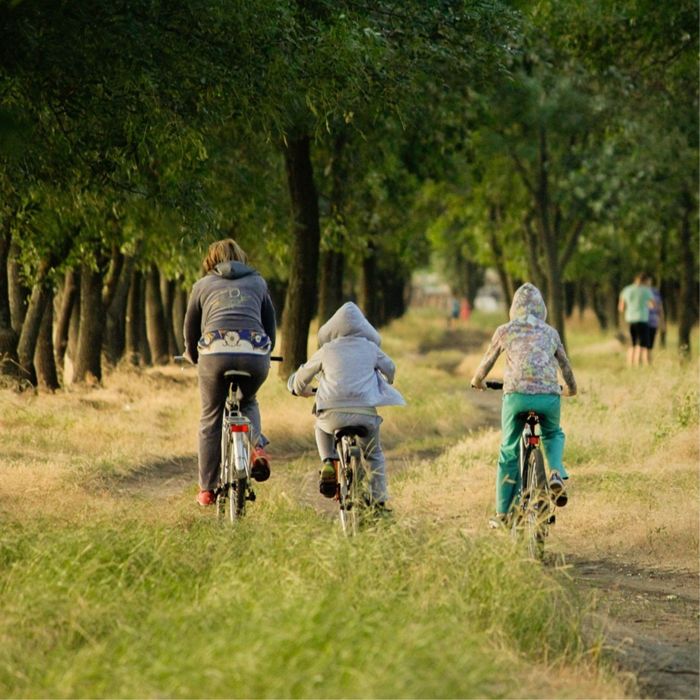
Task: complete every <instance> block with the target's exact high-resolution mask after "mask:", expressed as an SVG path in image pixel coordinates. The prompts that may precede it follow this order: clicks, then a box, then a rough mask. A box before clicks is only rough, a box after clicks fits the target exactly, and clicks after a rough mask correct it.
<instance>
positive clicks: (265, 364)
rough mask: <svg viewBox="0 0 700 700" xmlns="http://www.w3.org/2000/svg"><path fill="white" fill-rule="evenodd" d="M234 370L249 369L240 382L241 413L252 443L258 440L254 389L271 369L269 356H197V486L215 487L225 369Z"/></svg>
mask: <svg viewBox="0 0 700 700" xmlns="http://www.w3.org/2000/svg"><path fill="white" fill-rule="evenodd" d="M230 369H237V370H240V371H242V372H249V373H250V375H251V376H250V378H247V377H244V378H242V379H241V380H240V381H239V385H240V387H241V391H242V393H243V399H242V401H241V412H242V413H243V415H244V416H246V418H248V419H249V420H250V422H251V423H252V426H253V435H252V442H253V444H254V445H257V444H258V442H259V441H260V436H261V426H260V409H259V407H258V401H257V399H256V396H255V395H256V392H257V390H258V389H259V388H260V386H261V385H262V383H263V382H264V381H265V379H266V378H267V374H268V372H269V371H270V356H269V355H245V354H241V353H236V354H234V353H229V354H220V355H202V354H200V356H199V362H198V363H197V372H198V375H199V393H200V397H201V403H202V412H201V417H200V420H199V487H200V488H201V489H206V490H211V489H214V488H216V486H217V482H218V476H219V462H220V461H221V420H222V418H223V414H224V404H225V403H226V392H227V390H228V384H227V382H226V380H225V379H224V372H226V371H227V370H230Z"/></svg>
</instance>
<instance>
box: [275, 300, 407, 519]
mask: <svg viewBox="0 0 700 700" xmlns="http://www.w3.org/2000/svg"><path fill="white" fill-rule="evenodd" d="M380 343H381V338H380V336H379V333H377V331H376V330H375V329H374V327H373V326H372V325H371V324H370V322H369V321H368V320H367V319H366V318H365V317H364V316H363V314H362V312H361V311H360V309H359V308H358V307H357V306H356V305H355V304H353V303H352V302H348V303H347V304H343V306H341V307H340V308H339V309H338V310H337V311H336V312H335V314H334V315H333V316H332V317H331V318H330V319H329V320H328V322H327V323H325V324H324V325H323V326H321V328H320V329H319V331H318V345H319V349H318V351H317V352H316V353H315V354H314V355H313V356H312V357H311V358H310V359H309V361H308V362H306V363H305V364H303V365H301V367H299V369H297V371H296V372H295V373H294V374H292V376H291V377H290V378H289V382H288V384H287V386H288V388H289V390H290V391H291V392H292V393H293V394H295V395H297V396H312V395H313V390H312V388H311V386H310V385H311V382H312V381H313V380H314V378H315V377H318V390H317V392H316V405H315V409H314V413H315V415H316V444H317V446H318V451H319V454H320V456H321V461H322V465H321V474H320V482H319V491H320V492H321V493H322V494H323V495H324V496H327V497H328V498H333V497H334V496H335V494H336V487H337V481H336V471H335V466H334V461H335V460H337V459H338V456H337V454H336V451H335V441H334V438H333V431H335V430H338V429H339V428H343V427H346V426H349V425H358V426H363V427H364V428H366V429H367V435H366V436H365V437H362V438H358V440H359V443H360V447H361V448H362V453H363V456H364V458H365V461H366V463H367V466H368V470H369V473H370V479H369V484H370V494H371V497H372V501H373V502H374V504H375V506H376V507H377V509H378V510H380V511H381V510H385V509H386V505H385V504H386V501H387V498H388V492H387V483H386V470H385V465H384V453H383V452H382V446H381V443H380V441H379V426H380V424H381V422H382V419H381V418H380V417H379V416H378V415H377V406H402V405H404V404H405V401H404V399H403V397H402V396H401V394H400V393H399V392H398V391H397V390H396V389H394V387H392V386H389V385H390V384H391V383H392V382H393V381H394V373H395V369H396V368H395V366H394V363H393V362H392V361H391V359H389V357H388V356H387V355H386V354H385V353H384V352H382V350H381V349H380V347H379V346H380Z"/></svg>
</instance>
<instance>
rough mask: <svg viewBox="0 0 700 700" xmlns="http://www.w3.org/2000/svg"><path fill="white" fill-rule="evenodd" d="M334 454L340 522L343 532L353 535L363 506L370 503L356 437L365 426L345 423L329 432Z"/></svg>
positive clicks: (364, 433)
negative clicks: (336, 456)
mask: <svg viewBox="0 0 700 700" xmlns="http://www.w3.org/2000/svg"><path fill="white" fill-rule="evenodd" d="M333 437H334V439H335V448H336V452H337V454H338V463H337V465H336V468H337V477H338V478H337V481H338V487H337V494H336V499H337V501H338V507H339V511H338V512H339V516H340V525H341V527H342V529H343V534H344V535H346V536H348V537H354V536H355V535H357V533H358V532H359V530H360V526H361V523H362V521H363V519H364V516H365V514H366V511H367V509H369V508H371V507H372V494H371V492H370V490H369V484H368V479H367V476H368V475H367V469H366V466H365V463H364V460H363V457H362V448H361V446H360V445H358V444H357V440H358V438H364V437H367V428H365V427H364V426H362V425H348V426H345V427H343V428H339V429H338V430H336V431H335V432H334V433H333Z"/></svg>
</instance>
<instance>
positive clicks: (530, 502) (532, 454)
mask: <svg viewBox="0 0 700 700" xmlns="http://www.w3.org/2000/svg"><path fill="white" fill-rule="evenodd" d="M484 384H485V386H486V388H487V389H493V390H497V391H500V390H502V389H503V382H501V381H496V380H487V381H486V382H484ZM522 416H523V418H524V420H525V423H524V425H523V432H522V434H521V437H520V451H519V455H518V472H519V475H520V478H519V480H518V488H517V493H516V496H515V499H514V500H513V503H512V505H511V507H510V510H509V512H508V513H507V515H506V521H505V525H506V527H508V528H509V529H510V530H511V533H512V535H513V536H514V537H522V538H524V540H525V544H526V547H527V552H528V554H529V556H530V557H532V558H533V559H537V560H540V561H541V560H542V559H543V558H544V542H545V538H546V537H547V535H548V534H549V526H550V525H553V524H554V522H555V521H556V514H555V510H556V506H555V503H554V497H553V495H552V493H551V492H550V489H549V481H548V479H547V471H546V469H545V465H544V457H543V455H542V449H541V435H542V430H541V427H540V418H539V416H538V415H537V412H536V411H528V412H527V414H525V413H523V414H522Z"/></svg>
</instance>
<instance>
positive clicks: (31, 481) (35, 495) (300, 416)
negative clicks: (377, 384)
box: [0, 314, 699, 697]
mask: <svg viewBox="0 0 700 700" xmlns="http://www.w3.org/2000/svg"><path fill="white" fill-rule="evenodd" d="M498 322H500V319H494V318H489V319H479V317H478V315H477V316H476V317H475V320H474V328H472V329H471V330H470V331H467V332H458V333H452V334H449V335H446V334H445V327H444V321H443V320H441V319H439V320H435V319H431V318H430V317H428V316H424V315H420V314H412V315H410V316H408V317H407V318H405V319H402V320H401V321H399V322H396V323H395V324H393V325H392V326H391V327H390V328H388V329H386V330H385V331H384V333H383V336H384V347H385V349H386V351H387V352H388V353H389V354H390V355H392V356H393V357H394V359H395V360H396V362H397V367H398V372H397V380H396V383H397V386H398V388H399V389H400V390H401V391H402V392H403V393H404V395H405V396H406V398H407V399H408V406H407V407H406V408H402V409H399V408H392V409H386V410H383V411H382V413H383V415H384V418H385V422H384V425H383V429H382V431H383V442H384V444H385V447H386V448H388V454H389V459H390V472H391V477H390V487H391V489H392V493H393V505H394V508H395V511H396V513H397V518H396V519H397V525H398V526H399V527H398V528H397V534H396V535H395V537H396V543H399V541H400V543H401V546H402V547H404V546H407V542H408V541H410V540H411V538H412V537H413V536H414V533H415V535H416V537H418V538H419V539H420V536H421V533H424V532H426V531H430V532H438V533H442V534H443V536H444V538H445V541H446V542H447V543H449V547H447V549H446V550H445V553H443V554H439V553H438V554H439V556H437V557H436V558H435V559H432V558H431V559H430V562H429V566H428V562H426V567H423V568H421V567H418V566H416V565H415V564H411V567H412V569H413V570H415V572H416V575H417V576H420V577H423V578H424V579H425V581H424V583H425V585H426V586H427V589H428V590H432V589H433V587H434V589H435V591H436V592H438V594H439V595H442V594H443V591H444V590H445V587H446V584H447V583H449V582H445V581H443V580H442V578H441V575H440V570H439V568H435V567H439V566H440V561H441V559H440V557H441V556H448V552H454V551H457V550H456V549H455V546H456V545H455V542H456V541H458V540H459V538H462V539H463V541H464V542H467V543H471V542H476V543H477V545H478V543H479V542H481V541H482V540H483V541H484V542H485V543H486V544H485V547H486V549H485V550H483V551H486V552H488V542H489V541H491V540H490V538H489V533H488V532H487V531H486V519H487V516H488V514H489V513H490V512H491V510H492V507H493V500H494V472H495V458H496V455H497V450H498V444H499V432H498V413H499V406H500V396H499V395H498V394H496V393H490V392H487V393H483V394H482V393H475V392H471V391H469V389H468V380H469V377H470V376H471V372H473V369H474V368H475V367H476V365H477V364H478V361H479V359H480V357H481V348H483V346H484V344H485V342H486V341H487V340H488V338H489V337H490V331H491V330H492V329H493V327H495V325H496V323H498ZM443 341H444V344H443ZM570 342H571V346H572V351H571V356H572V361H573V364H574V368H575V371H576V374H577V377H578V379H579V383H580V386H581V394H580V396H578V397H577V398H575V399H572V400H571V401H567V402H566V403H565V404H564V409H563V425H564V428H565V430H566V432H567V436H568V444H567V452H566V455H565V458H566V460H567V464H568V466H569V467H570V471H571V474H572V481H571V495H572V498H571V501H570V505H569V506H567V508H566V509H565V511H563V512H562V514H561V517H560V519H559V522H558V523H557V525H556V527H555V528H554V529H553V531H552V536H551V537H550V541H549V544H548V546H550V548H552V549H553V550H555V551H557V552H559V553H560V554H561V555H562V556H565V555H567V554H577V555H583V556H591V557H597V558H608V557H609V558H612V557H624V558H625V560H627V561H631V562H637V563H640V564H645V565H653V566H659V567H666V568H684V569H689V570H692V571H697V568H698V522H699V514H698V440H697V428H698V395H697V381H696V379H697V372H696V370H697V360H694V361H693V364H691V365H686V366H680V365H679V364H678V363H677V361H676V358H675V356H674V353H673V352H672V351H671V350H669V351H666V352H662V353H659V354H658V355H657V357H656V358H655V360H656V361H655V364H654V366H653V367H651V368H648V369H645V370H643V371H638V372H632V371H629V370H627V369H625V367H624V357H623V354H622V351H621V348H620V346H619V343H618V342H617V341H615V340H611V339H601V337H600V336H599V335H598V334H597V333H596V332H595V331H594V329H592V328H591V327H590V325H589V324H588V322H586V323H584V324H582V325H580V326H579V327H577V328H574V329H572V332H571V334H570ZM460 343H463V345H464V352H461V350H460ZM443 345H444V346H443ZM696 347H697V344H696ZM494 373H498V369H496V370H494ZM260 402H261V408H262V415H263V427H264V430H265V432H266V434H267V435H268V437H269V438H270V439H271V440H272V443H271V446H270V451H271V453H272V455H273V458H274V459H275V462H274V464H273V467H274V469H275V478H273V479H272V480H271V481H270V482H269V483H268V484H267V485H264V486H262V487H261V492H262V495H263V498H261V501H260V503H257V504H256V505H255V508H254V509H253V514H252V517H251V519H250V523H251V524H250V527H251V528H253V529H255V528H256V527H261V526H262V527H264V528H265V532H268V530H269V528H273V527H274V525H276V524H277V523H279V522H280V518H281V522H284V523H285V527H287V528H289V529H287V530H285V532H287V533H288V534H289V533H291V532H292V531H293V528H297V527H298V528H301V529H302V530H303V532H304V533H305V534H304V537H307V538H308V542H309V546H311V547H314V548H316V549H315V550H314V552H308V553H307V555H308V557H310V558H313V557H314V556H316V555H318V556H317V557H316V561H317V562H318V563H319V566H320V565H322V564H323V562H324V561H325V558H327V557H325V555H323V552H322V543H326V544H327V542H328V533H329V528H330V525H329V523H328V521H327V520H325V519H324V518H318V517H317V516H316V515H315V513H314V512H313V511H312V510H310V509H308V508H302V509H300V508H299V505H298V504H299V503H301V504H302V505H304V506H305V505H316V506H317V505H318V501H319V500H321V499H320V498H319V497H318V496H317V494H315V492H314V491H315V469H316V455H315V444H314V440H313V417H312V415H311V413H310V410H311V402H310V401H304V400H301V399H298V398H294V397H292V396H290V395H289V394H288V393H287V392H286V389H285V387H284V384H283V382H281V381H280V380H279V379H278V378H277V375H276V373H275V371H274V370H273V374H272V375H271V377H270V379H269V380H268V382H267V383H266V384H265V385H264V387H263V389H262V390H261V393H260ZM198 408H199V400H198V394H197V381H196V375H195V373H194V372H192V371H185V372H182V371H181V370H179V369H176V368H164V369H159V370H150V371H147V372H135V371H133V370H130V369H126V368H121V369H119V370H117V371H115V372H112V373H111V374H109V375H108V376H107V377H106V379H105V385H104V387H91V388H76V389H73V390H68V391H62V392H59V393H57V394H55V395H46V394H39V395H35V394H32V393H25V394H15V393H12V392H9V391H4V390H3V391H2V392H0V476H1V478H0V512H1V513H2V517H3V520H5V521H6V522H9V523H12V524H13V526H17V527H18V528H26V527H29V523H30V522H31V521H32V520H33V519H36V518H37V517H39V518H41V522H43V523H46V525H47V528H48V530H49V532H50V531H51V530H52V529H54V528H56V529H60V528H65V527H68V528H71V529H75V530H76V533H78V532H79V530H80V528H83V527H85V528H89V527H90V526H91V525H92V526H93V527H94V523H96V522H97V523H99V522H102V521H104V520H105V519H107V520H109V521H111V522H114V523H115V526H114V527H113V528H112V529H111V530H110V533H109V537H108V539H109V540H110V546H111V540H112V539H114V541H115V542H117V540H118V535H119V532H118V530H119V523H121V522H123V523H125V524H128V523H131V525H127V526H128V528H132V527H134V528H136V529H138V528H140V527H143V528H151V529H153V530H154V531H156V530H157V531H158V532H164V531H165V532H167V531H168V530H169V529H170V530H172V531H173V532H176V533H180V534H182V533H184V535H183V536H185V535H186V538H187V541H188V542H190V540H192V541H196V539H197V537H202V538H204V539H205V540H207V538H209V539H211V538H212V537H213V536H212V534H211V533H209V532H208V531H207V530H206V529H204V530H201V528H202V527H203V523H202V516H201V514H200V513H199V512H198V511H197V510H196V509H195V508H194V506H193V495H194V493H195V490H196V486H195V483H196V426H197V420H198ZM156 496H157V497H156ZM164 529H165V530H164ZM149 532H150V530H143V531H142V530H139V531H138V533H137V534H138V538H142V540H143V541H144V542H148V541H150V539H151V534H149ZM86 533H87V530H86ZM178 536H179V535H178ZM86 537H87V538H88V539H89V533H87V534H86ZM134 537H137V535H136V534H135V535H134ZM138 538H137V539H138ZM78 539H79V538H78ZM268 539H270V542H269V546H274V543H275V542H278V540H279V538H277V539H275V538H274V537H272V538H268ZM387 541H388V540H387ZM76 542H77V540H76ZM139 542H141V539H139ZM494 542H495V540H494ZM282 544H283V543H281V542H279V545H280V547H282V550H284V547H283V546H282ZM303 545H304V542H302V541H299V542H296V544H295V547H296V550H295V551H297V553H299V552H303V551H305V550H304V546H303ZM380 545H381V543H380V542H378V543H377V547H376V552H375V555H376V557H377V561H380V560H381V557H383V556H385V555H386V552H385V551H384V550H382V549H381V546H380ZM76 546H77V545H76ZM139 546H141V545H139ZM236 546H239V545H236ZM251 546H255V545H251ZM261 546H262V545H261ZM419 546H423V545H422V544H421V543H420V542H419V541H416V547H419ZM428 546H429V545H426V547H428ZM188 547H191V544H189V545H188ZM477 548H478V547H477ZM432 550H433V547H432V546H430V548H429V549H425V550H424V551H425V552H428V551H431V552H432ZM187 551H188V552H189V551H191V549H188V550H187ZM483 551H482V550H480V553H479V556H482V554H483ZM411 552H412V550H411V549H407V550H406V551H403V550H401V551H399V552H397V553H396V556H397V557H403V558H405V559H406V565H408V564H409V563H410V562H411V561H412V555H411ZM268 554H269V553H268ZM170 555H171V556H172V559H173V562H172V566H173V570H176V567H177V566H179V561H178V559H177V558H178V556H180V555H179V553H177V552H175V551H173V552H171V553H170ZM279 555H280V557H281V558H280V560H279V561H280V562H281V561H286V560H285V557H286V556H287V554H285V553H284V551H280V552H279ZM105 556H107V555H105ZM158 556H159V555H158V552H157V551H156V552H154V555H153V557H154V560H153V561H154V562H156V561H157V559H158ZM256 556H259V557H262V559H261V561H264V560H265V556H266V552H265V551H262V550H261V551H258V552H257V554H256ZM270 556H272V555H271V554H270ZM450 556H451V555H450ZM324 557H325V558H324ZM477 559H478V558H477ZM275 561H277V560H275ZM394 564H396V562H395V563H394ZM453 564H454V562H453V563H452V564H450V566H453ZM276 565H277V564H276ZM392 565H393V564H392ZM445 565H447V564H446V562H445ZM154 566H155V564H154ZM283 567H284V570H285V572H287V573H286V574H285V575H287V574H288V575H290V576H297V577H302V576H303V575H305V574H302V572H301V570H300V571H296V570H294V567H293V566H292V565H291V564H289V565H287V564H286V563H285V564H283ZM380 568H381V567H380ZM309 570H310V571H313V566H312V563H311V560H310V564H309ZM378 571H379V569H378ZM400 571H402V569H401V566H398V568H397V576H399V573H398V572H400ZM290 572H291V573H290ZM367 573H368V574H369V571H368V572H367ZM277 575H278V574H277V572H275V576H277ZM452 575H454V574H452ZM538 575H539V574H538ZM271 577H272V578H271V579H270V580H271V581H272V580H274V577H273V576H272V574H271ZM399 579H400V576H399ZM399 579H397V580H399ZM299 580H300V581H302V578H299ZM309 580H313V578H312V579H309ZM302 582H303V585H304V586H307V585H309V584H308V582H306V579H303V581H302ZM415 584H416V582H413V583H412V585H415ZM460 585H461V584H460ZM447 588H449V586H447ZM418 589H420V586H418V587H417V589H416V590H418ZM177 595H182V594H180V593H178V594H177ZM494 595H495V594H494ZM399 598H400V595H399ZM303 599H304V600H308V592H307V591H304V593H303ZM445 600H446V601H447V600H448V599H447V598H446V599H445ZM402 604H403V603H402ZM450 604H454V603H453V601H452V600H451V599H450ZM494 604H497V603H494ZM149 605H150V603H149ZM416 605H428V602H427V601H421V600H419V599H416ZM144 609H148V606H146V607H145V608H144ZM409 609H410V608H409ZM76 614H78V613H76ZM178 614H179V613H178ZM182 614H183V616H184V617H185V618H186V619H188V620H189V617H190V616H191V614H190V613H185V612H183V613H182ZM261 614H262V613H261ZM372 614H376V613H372ZM157 616H158V613H156V617H157ZM135 619H136V618H135ZM304 619H305V617H304ZM300 620H301V618H300ZM155 621H156V622H157V620H155ZM127 622H129V620H128V619H127ZM125 624H126V623H125ZM129 624H132V622H129ZM133 624H138V623H137V622H135V621H134V622H133ZM300 624H301V621H300ZM494 624H495V623H494ZM494 629H496V632H494V634H496V635H498V634H501V632H498V631H497V628H494ZM486 632H487V639H486V640H485V641H484V644H487V645H491V644H494V645H495V646H496V647H498V646H499V644H500V645H501V647H500V648H499V649H498V656H499V662H498V663H499V665H498V668H502V667H503V664H504V663H505V662H504V659H506V660H508V659H510V661H508V662H507V663H505V666H507V665H508V663H513V664H515V665H519V667H520V668H521V670H522V669H524V668H525V667H526V666H525V665H524V664H523V656H522V651H520V650H519V649H518V648H515V647H513V646H512V643H511V642H508V641H507V640H504V641H499V639H500V638H499V637H498V636H496V637H495V638H488V630H487V631H486ZM56 634H57V635H58V636H59V637H60V632H56ZM198 634H199V633H198ZM200 636H201V638H202V640H203V639H204V638H205V637H206V635H205V634H204V633H202V634H201V635H200ZM406 639H410V634H409V631H406ZM163 644H164V643H163ZM163 644H161V646H163ZM492 652H494V653H495V651H494V650H492ZM18 653H19V652H18ZM197 653H198V652H197ZM596 654H597V651H596V649H595V648H594V649H591V650H590V654H587V653H586V652H585V650H584V652H583V653H578V652H577V653H576V654H572V655H568V656H567V655H566V654H564V655H563V656H561V655H560V656H558V657H556V658H555V657H553V659H549V658H548V657H547V655H546V654H545V655H544V656H537V655H536V656H535V657H534V659H533V657H528V658H529V659H530V661H529V662H528V665H527V668H528V669H530V670H529V671H527V673H523V674H522V675H521V676H519V678H520V679H521V680H520V681H519V687H520V689H521V691H522V695H523V696H531V697H537V696H539V697H548V696H549V697H621V696H623V695H624V694H625V693H626V692H633V691H629V690H628V691H626V690H625V683H624V682H623V681H621V680H620V679H615V678H611V677H609V676H608V675H607V674H606V672H605V671H604V669H603V670H601V667H600V665H599V663H598V659H597V656H596ZM94 658H95V659H97V660H98V661H99V663H97V662H96V668H97V667H101V665H102V663H103V659H102V657H101V656H95V657H94ZM56 668H58V666H57V667H56ZM55 672H57V671H55ZM95 672H97V671H95ZM72 673H73V675H74V676H75V678H78V677H79V675H80V671H79V670H75V671H73V672H72ZM163 673H166V672H165V671H163ZM76 674H77V675H76ZM528 674H529V675H528ZM69 677H70V674H69V675H67V676H66V678H67V679H68V678H69ZM125 677H128V674H127V676H125ZM170 680H172V679H170ZM65 682H66V685H65V686H61V687H65V688H70V689H73V691H75V688H77V687H79V686H78V685H75V683H77V682H78V681H77V680H75V679H74V680H73V681H70V683H69V682H68V680H66V681H65ZM71 683H74V684H73V685H71ZM41 687H42V688H44V690H45V692H46V690H47V688H49V686H41ZM110 687H111V689H112V692H118V688H117V687H115V686H110ZM124 687H127V686H124ZM128 687H129V688H131V689H132V690H133V692H135V693H137V694H138V690H139V687H138V685H133V684H132V685H129V686H128ZM156 687H157V684H156V685H154V686H153V687H146V686H144V687H142V688H140V690H141V691H142V692H145V693H148V694H150V695H153V694H157V692H156V691H155V690H154V688H156ZM161 687H163V686H161ZM252 687H253V686H251V688H252ZM255 687H256V688H257V686H255ZM275 687H277V688H278V690H279V688H281V687H282V686H275ZM367 687H369V686H367ZM397 687H398V686H397ZM425 687H428V686H425ZM455 687H459V686H455ZM477 687H478V686H477ZM483 687H484V688H486V687H488V688H490V691H489V692H491V693H496V694H497V692H498V690H497V689H498V685H497V684H493V683H492V684H491V685H487V686H483ZM504 687H505V686H504ZM508 687H510V688H511V691H512V686H508ZM29 688H30V686H26V689H29ZM406 688H408V686H406ZM27 692H28V694H31V690H27ZM66 692H68V691H66ZM94 692H95V693H96V694H100V691H99V687H98V686H95V687H94ZM402 692H403V691H402ZM504 692H506V691H504ZM406 693H408V690H406ZM69 694H70V693H69ZM302 695H303V693H302Z"/></svg>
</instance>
